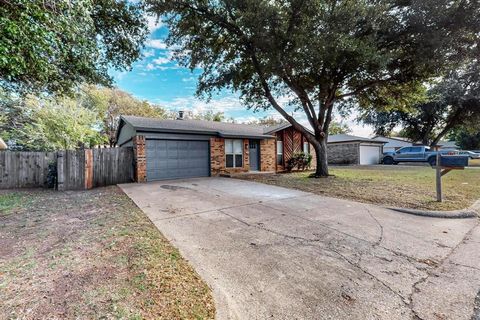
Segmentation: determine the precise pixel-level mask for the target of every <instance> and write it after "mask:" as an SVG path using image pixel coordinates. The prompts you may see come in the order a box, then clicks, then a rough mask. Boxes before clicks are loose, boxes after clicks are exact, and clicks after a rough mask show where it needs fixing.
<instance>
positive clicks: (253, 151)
mask: <svg viewBox="0 0 480 320" xmlns="http://www.w3.org/2000/svg"><path fill="white" fill-rule="evenodd" d="M248 150H249V151H248V152H249V157H250V170H251V171H258V170H260V142H259V141H258V140H250V142H249V148H248Z"/></svg>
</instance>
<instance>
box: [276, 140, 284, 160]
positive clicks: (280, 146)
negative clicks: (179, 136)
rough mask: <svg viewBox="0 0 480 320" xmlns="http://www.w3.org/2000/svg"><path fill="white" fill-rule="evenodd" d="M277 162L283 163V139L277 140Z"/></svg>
mask: <svg viewBox="0 0 480 320" xmlns="http://www.w3.org/2000/svg"><path fill="white" fill-rule="evenodd" d="M277 164H278V165H283V141H277Z"/></svg>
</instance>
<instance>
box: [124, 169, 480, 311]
mask: <svg viewBox="0 0 480 320" xmlns="http://www.w3.org/2000/svg"><path fill="white" fill-rule="evenodd" d="M121 188H122V189H123V190H124V191H125V193H126V194H127V195H128V196H129V197H130V198H131V199H132V200H133V201H134V202H135V203H136V204H137V205H138V206H139V207H140V208H141V209H142V210H143V211H144V212H145V213H146V214H147V215H148V216H149V217H150V219H151V220H152V221H153V223H154V224H155V225H156V226H157V227H158V229H159V230H160V231H161V232H162V233H163V234H164V235H165V236H166V237H167V238H168V239H169V240H170V241H171V242H172V243H173V244H174V245H175V246H177V247H178V248H179V249H180V252H181V253H182V255H183V256H184V257H185V258H187V259H188V260H189V261H190V262H191V264H192V265H193V266H194V268H195V269H196V270H197V272H198V273H199V274H200V275H201V276H202V277H203V278H204V279H205V280H206V282H207V283H208V284H209V285H210V286H211V287H212V289H213V293H214V298H215V301H216V307H217V318H218V319H356V320H357V319H475V320H476V319H480V312H479V311H478V309H476V307H475V305H476V304H477V308H478V307H480V306H479V304H480V295H478V296H477V294H478V293H479V288H480V228H479V227H478V220H477V219H438V218H424V217H418V216H412V215H407V214H401V213H398V212H393V211H390V210H387V209H384V208H380V207H377V206H373V205H365V204H361V203H356V202H352V201H346V200H339V199H333V198H327V197H321V196H318V195H313V194H310V193H305V192H300V191H295V190H290V189H285V188H279V187H275V186H269V185H263V184H258V183H254V182H248V181H242V180H235V179H228V178H201V179H189V180H175V181H161V182H155V183H146V184H125V185H121ZM475 314H476V315H475Z"/></svg>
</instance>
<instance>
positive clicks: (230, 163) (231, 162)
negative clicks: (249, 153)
mask: <svg viewBox="0 0 480 320" xmlns="http://www.w3.org/2000/svg"><path fill="white" fill-rule="evenodd" d="M225 163H226V167H227V168H240V167H243V141H242V140H241V139H225Z"/></svg>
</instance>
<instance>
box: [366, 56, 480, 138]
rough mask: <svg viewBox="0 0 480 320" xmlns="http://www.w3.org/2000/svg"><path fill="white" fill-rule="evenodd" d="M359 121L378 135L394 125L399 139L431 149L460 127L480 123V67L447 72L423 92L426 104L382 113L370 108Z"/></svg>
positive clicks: (390, 129)
mask: <svg viewBox="0 0 480 320" xmlns="http://www.w3.org/2000/svg"><path fill="white" fill-rule="evenodd" d="M361 120H363V121H364V122H365V123H367V124H370V125H373V126H374V127H375V131H376V133H377V134H380V135H389V134H390V133H391V132H392V130H394V128H396V127H397V126H401V127H402V130H401V132H402V136H403V137H406V138H409V139H410V140H412V141H421V142H422V143H423V144H424V145H431V146H434V145H436V144H438V142H439V141H440V140H441V139H442V138H444V137H445V136H446V135H447V134H449V133H451V132H453V131H455V130H457V129H460V128H462V127H470V128H474V127H477V128H478V125H476V124H478V123H479V122H480V66H479V65H478V64H477V62H475V63H474V64H472V65H469V66H468V67H465V68H459V69H457V70H454V71H451V72H448V73H447V74H446V75H445V77H444V78H443V79H441V80H439V81H438V82H437V83H436V84H434V85H431V87H430V89H429V90H428V91H427V96H426V101H424V102H421V103H417V104H414V105H412V106H407V107H404V108H403V107H402V108H396V107H393V108H391V107H390V106H389V105H388V104H387V105H386V106H385V110H384V111H379V110H378V108H377V107H375V106H370V107H367V108H366V109H365V111H364V112H363V114H362V115H361Z"/></svg>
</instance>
